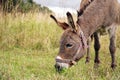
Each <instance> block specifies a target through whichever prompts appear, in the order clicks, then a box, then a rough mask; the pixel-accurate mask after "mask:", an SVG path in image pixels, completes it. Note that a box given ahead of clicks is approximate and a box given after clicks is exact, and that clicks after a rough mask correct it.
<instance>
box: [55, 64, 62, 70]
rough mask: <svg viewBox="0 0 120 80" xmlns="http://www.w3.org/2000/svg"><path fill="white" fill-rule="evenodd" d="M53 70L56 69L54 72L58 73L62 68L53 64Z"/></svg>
mask: <svg viewBox="0 0 120 80" xmlns="http://www.w3.org/2000/svg"><path fill="white" fill-rule="evenodd" d="M55 69H56V71H58V72H59V71H61V69H62V68H61V66H60V65H58V64H55Z"/></svg>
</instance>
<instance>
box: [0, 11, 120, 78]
mask: <svg viewBox="0 0 120 80" xmlns="http://www.w3.org/2000/svg"><path fill="white" fill-rule="evenodd" d="M0 17H1V19H0V80H119V79H120V62H119V61H120V48H119V45H120V35H119V33H120V28H118V31H117V37H118V38H117V51H116V60H117V68H116V69H115V70H114V71H113V70H112V69H111V68H110V64H111V57H110V53H109V49H108V46H109V40H108V35H105V36H101V37H100V41H101V50H100V60H101V64H100V65H99V67H98V68H94V49H93V43H92V45H91V61H90V63H88V64H85V57H84V58H83V59H81V60H80V61H79V62H78V63H77V64H76V65H75V66H73V67H71V68H70V69H68V70H67V71H65V72H63V73H61V74H58V73H57V72H56V71H55V69H54V64H55V56H56V55H57V53H58V50H59V39H60V36H61V34H62V32H63V31H62V30H61V29H60V28H59V27H57V25H56V24H55V22H54V21H53V20H52V19H50V18H49V16H48V15H46V14H41V13H39V14H38V13H27V14H19V13H18V14H16V17H15V16H13V14H7V15H6V16H3V14H0Z"/></svg>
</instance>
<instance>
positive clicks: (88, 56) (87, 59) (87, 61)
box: [85, 38, 90, 63]
mask: <svg viewBox="0 0 120 80" xmlns="http://www.w3.org/2000/svg"><path fill="white" fill-rule="evenodd" d="M87 45H88V48H87V56H86V61H85V63H89V62H90V38H89V39H88V41H87Z"/></svg>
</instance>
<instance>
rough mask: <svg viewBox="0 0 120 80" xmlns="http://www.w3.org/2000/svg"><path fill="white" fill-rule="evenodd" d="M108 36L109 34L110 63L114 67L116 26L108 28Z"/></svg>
mask: <svg viewBox="0 0 120 80" xmlns="http://www.w3.org/2000/svg"><path fill="white" fill-rule="evenodd" d="M108 32H109V36H110V45H109V50H110V54H111V58H112V63H111V68H113V69H114V68H115V67H116V62H115V52H116V46H115V32H116V26H112V28H110V29H109V30H108Z"/></svg>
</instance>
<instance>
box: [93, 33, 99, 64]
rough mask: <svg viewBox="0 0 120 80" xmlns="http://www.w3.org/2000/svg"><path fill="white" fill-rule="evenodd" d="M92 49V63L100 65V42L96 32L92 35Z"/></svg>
mask: <svg viewBox="0 0 120 80" xmlns="http://www.w3.org/2000/svg"><path fill="white" fill-rule="evenodd" d="M94 49H95V59H94V63H96V64H99V63H100V60H99V49H100V42H99V36H98V33H97V32H95V33H94Z"/></svg>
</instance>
